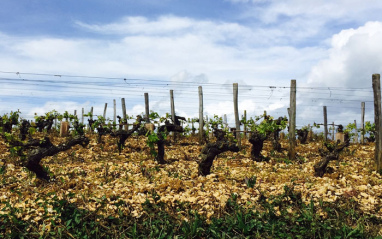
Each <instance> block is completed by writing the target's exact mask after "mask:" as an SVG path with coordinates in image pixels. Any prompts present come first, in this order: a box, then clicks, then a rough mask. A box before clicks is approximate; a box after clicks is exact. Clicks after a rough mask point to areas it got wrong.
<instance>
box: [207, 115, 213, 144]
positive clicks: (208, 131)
mask: <svg viewBox="0 0 382 239" xmlns="http://www.w3.org/2000/svg"><path fill="white" fill-rule="evenodd" d="M206 132H207V136H208V139H211V137H212V136H211V135H210V124H209V123H208V115H206Z"/></svg>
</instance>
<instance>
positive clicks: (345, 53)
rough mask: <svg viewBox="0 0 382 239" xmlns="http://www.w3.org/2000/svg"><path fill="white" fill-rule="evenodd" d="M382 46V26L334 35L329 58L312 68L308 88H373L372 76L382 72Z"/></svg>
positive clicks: (379, 23) (372, 24) (374, 25)
mask: <svg viewBox="0 0 382 239" xmlns="http://www.w3.org/2000/svg"><path fill="white" fill-rule="evenodd" d="M381 42H382V23H381V22H368V23H366V24H365V25H364V26H361V27H359V28H357V29H348V30H343V31H341V32H340V33H338V34H336V35H334V36H333V37H332V39H331V48H330V49H329V50H328V52H329V55H328V57H327V58H326V59H324V60H322V61H320V62H319V63H318V64H316V65H315V66H314V67H313V68H312V70H311V72H310V74H309V77H308V84H310V85H315V86H341V87H349V88H357V87H361V88H362V87H363V88H364V87H368V86H371V75H372V74H373V73H381V72H382V55H381V54H379V52H381V51H382V45H381Z"/></svg>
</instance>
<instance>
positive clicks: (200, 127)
mask: <svg viewBox="0 0 382 239" xmlns="http://www.w3.org/2000/svg"><path fill="white" fill-rule="evenodd" d="M198 91H199V143H200V144H203V143H204V139H203V123H204V122H203V88H202V87H201V86H199V87H198Z"/></svg>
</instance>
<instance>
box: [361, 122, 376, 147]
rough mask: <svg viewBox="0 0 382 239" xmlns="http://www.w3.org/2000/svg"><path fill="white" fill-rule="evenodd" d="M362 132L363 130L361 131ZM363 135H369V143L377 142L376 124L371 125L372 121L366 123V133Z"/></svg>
mask: <svg viewBox="0 0 382 239" xmlns="http://www.w3.org/2000/svg"><path fill="white" fill-rule="evenodd" d="M361 132H362V129H361ZM363 134H369V141H371V142H374V141H375V123H370V121H366V122H365V131H364V132H363Z"/></svg>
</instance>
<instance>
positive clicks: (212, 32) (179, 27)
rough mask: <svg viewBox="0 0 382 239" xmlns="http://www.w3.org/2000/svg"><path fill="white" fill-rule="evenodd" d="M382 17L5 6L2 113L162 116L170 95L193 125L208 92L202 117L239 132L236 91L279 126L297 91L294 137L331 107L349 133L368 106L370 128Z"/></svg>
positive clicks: (311, 11) (264, 3)
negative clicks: (118, 109) (123, 110)
mask: <svg viewBox="0 0 382 239" xmlns="http://www.w3.org/2000/svg"><path fill="white" fill-rule="evenodd" d="M381 10H382V2H380V1H377V0H368V1H356V0H346V1H345V0H333V1H324V0H318V1H302V0H285V1H276V0H221V1H218V0H211V1H206V0H204V1H202V0H182V1H180V0H162V1H158V0H155V1H154V0H141V1H133V0H124V1H122V0H120V1H117V0H110V1H100V0H92V1H89V0H86V1H78V0H77V1H74V0H68V1H58V0H41V1H37V0H28V1H27V0H20V1H13V0H2V1H1V2H0V55H1V58H0V82H2V85H3V87H2V88H1V89H0V95H1V97H0V100H1V103H2V105H5V106H4V107H2V109H0V113H1V114H4V113H6V112H9V111H10V110H16V109H20V110H21V112H22V113H23V114H24V117H25V118H28V117H29V118H30V117H32V116H33V114H34V113H35V112H37V113H38V114H42V113H44V112H47V111H50V110H53V109H55V110H58V111H59V112H63V111H65V110H68V111H72V110H74V109H76V110H77V111H80V110H81V108H85V111H86V112H87V111H88V110H89V108H90V107H91V106H93V107H94V108H95V112H96V114H97V113H99V114H101V112H102V111H103V105H104V103H108V104H109V107H111V105H112V102H113V99H116V100H117V104H119V103H120V99H121V98H122V97H123V98H126V99H127V101H128V102H129V103H128V106H127V107H128V113H129V114H131V115H134V114H139V113H141V112H143V109H144V106H143V94H144V93H145V92H148V93H149V94H150V105H151V106H152V107H151V109H152V110H154V111H158V112H159V113H161V114H164V113H166V112H169V95H168V91H169V90H170V89H173V90H174V94H175V98H176V108H177V109H176V111H177V114H178V115H185V116H187V117H197V115H198V108H197V107H198V102H197V100H198V98H197V87H198V86H199V85H202V86H203V89H204V93H205V103H204V105H205V113H206V114H208V115H209V116H210V117H211V116H213V115H214V114H218V115H223V114H227V115H228V118H229V121H231V122H232V120H233V115H232V112H233V105H232V83H239V100H240V104H239V110H240V111H241V114H242V112H243V111H244V110H247V112H248V114H249V115H253V116H254V115H258V114H261V113H262V112H263V111H264V110H267V111H268V112H269V113H271V114H273V115H274V116H279V115H285V114H286V108H287V107H288V104H289V92H288V88H286V87H288V86H289V85H290V80H291V79H296V80H297V86H298V87H299V89H298V94H297V104H298V106H299V107H298V111H297V117H298V118H297V119H298V125H301V126H302V125H305V124H308V123H313V121H316V122H319V121H322V119H321V118H322V106H323V105H327V106H328V110H329V112H330V113H329V121H336V122H341V123H343V124H347V123H348V121H349V120H351V121H352V120H354V119H359V118H360V115H359V114H360V102H361V101H366V108H367V109H368V111H367V119H368V120H371V119H372V117H371V116H372V103H370V102H369V101H371V100H372V94H371V92H372V91H371V74H373V73H380V72H382V54H380V53H381V52H382V46H381V44H380V42H382V16H381V14H380V12H381ZM15 72H19V73H20V74H16V73H15ZM26 73H37V74H26ZM54 75H60V76H54ZM74 76H91V77H74ZM94 77H96V78H94ZM124 79H126V81H125V80H124ZM134 79H139V80H134ZM273 86H276V88H274V87H273ZM109 113H111V111H109ZM119 114H120V113H119Z"/></svg>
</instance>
